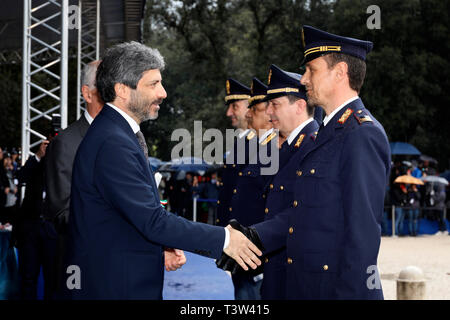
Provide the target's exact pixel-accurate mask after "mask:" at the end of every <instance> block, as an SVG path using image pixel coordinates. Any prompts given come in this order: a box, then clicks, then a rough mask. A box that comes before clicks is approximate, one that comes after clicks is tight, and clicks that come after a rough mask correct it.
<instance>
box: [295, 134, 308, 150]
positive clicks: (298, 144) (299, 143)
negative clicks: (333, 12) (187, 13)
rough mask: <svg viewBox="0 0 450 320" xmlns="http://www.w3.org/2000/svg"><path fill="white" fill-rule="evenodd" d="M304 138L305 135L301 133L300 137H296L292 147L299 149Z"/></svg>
mask: <svg viewBox="0 0 450 320" xmlns="http://www.w3.org/2000/svg"><path fill="white" fill-rule="evenodd" d="M304 138H305V134H304V133H302V134H301V135H300V137H298V139H297V142H295V145H294V147H296V148H298V147H300V145H301V144H302V142H303V139H304Z"/></svg>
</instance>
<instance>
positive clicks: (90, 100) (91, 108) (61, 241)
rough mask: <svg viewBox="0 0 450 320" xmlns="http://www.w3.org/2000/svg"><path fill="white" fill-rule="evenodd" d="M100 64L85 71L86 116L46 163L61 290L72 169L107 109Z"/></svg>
mask: <svg viewBox="0 0 450 320" xmlns="http://www.w3.org/2000/svg"><path fill="white" fill-rule="evenodd" d="M99 64H100V61H98V60H97V61H92V62H90V63H89V64H87V65H86V66H85V68H84V70H83V74H82V78H81V81H82V82H81V93H82V95H83V98H84V100H85V101H86V111H85V112H84V114H83V115H82V116H81V117H80V119H78V120H77V121H75V122H74V123H72V124H71V125H70V126H68V127H67V128H66V129H65V130H63V131H61V132H60V133H59V134H58V135H57V136H56V137H55V138H54V139H53V140H52V142H51V143H50V144H49V146H48V149H47V156H46V160H45V183H46V192H47V195H46V201H45V205H46V210H45V212H44V215H45V218H46V219H47V220H48V221H50V222H52V223H53V224H54V226H55V229H56V232H57V234H58V240H57V252H56V261H55V264H56V265H55V266H56V270H57V272H56V273H55V274H54V275H53V276H54V277H55V279H54V280H55V285H56V288H60V286H61V280H62V274H63V270H62V257H63V255H64V251H65V241H66V238H67V222H68V219H69V205H70V187H71V181H72V166H73V161H74V159H75V153H76V152H77V149H78V146H79V145H80V143H81V141H82V140H83V137H84V135H85V134H86V132H87V130H88V129H89V126H90V124H91V123H92V121H94V118H95V117H96V116H97V114H98V113H99V112H100V110H101V109H102V107H103V102H102V101H101V98H100V96H99V94H98V91H97V87H96V86H95V75H96V72H97V67H98V65H99Z"/></svg>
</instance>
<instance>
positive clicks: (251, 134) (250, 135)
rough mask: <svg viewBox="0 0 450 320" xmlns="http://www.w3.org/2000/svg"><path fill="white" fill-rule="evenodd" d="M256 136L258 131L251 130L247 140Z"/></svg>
mask: <svg viewBox="0 0 450 320" xmlns="http://www.w3.org/2000/svg"><path fill="white" fill-rule="evenodd" d="M255 136H256V133H255V132H254V131H250V133H249V134H248V135H247V140H252V139H253V138H254V137H255Z"/></svg>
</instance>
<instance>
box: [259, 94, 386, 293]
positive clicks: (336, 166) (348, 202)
mask: <svg viewBox="0 0 450 320" xmlns="http://www.w3.org/2000/svg"><path fill="white" fill-rule="evenodd" d="M389 169H390V149H389V143H388V139H387V137H386V133H385V131H384V129H383V127H382V125H381V124H380V123H379V122H378V121H376V120H375V119H374V118H373V116H372V115H371V114H370V112H369V111H368V110H367V109H365V107H364V105H363V103H362V101H361V100H360V99H359V98H358V99H357V100H354V101H352V102H350V103H349V104H347V105H346V106H345V107H344V108H342V109H341V110H340V111H339V112H338V113H337V114H336V115H335V116H334V117H333V118H332V119H331V120H330V122H329V123H328V124H327V125H326V126H325V127H323V128H322V129H321V130H319V133H318V135H317V138H316V141H315V143H314V146H313V147H312V148H310V149H309V150H308V151H307V152H306V154H305V155H304V157H303V159H302V160H301V161H300V162H299V163H298V167H297V171H296V181H295V187H294V200H293V201H292V205H291V207H290V208H289V209H287V210H285V211H283V212H282V213H280V214H278V215H276V216H274V217H273V219H270V220H268V221H265V222H263V223H261V224H257V225H255V226H254V227H255V228H256V230H257V232H258V234H259V236H260V237H261V240H262V243H263V246H264V248H265V250H266V251H267V252H271V251H274V250H277V249H279V248H281V247H282V246H283V245H286V249H287V259H286V263H287V269H286V270H287V278H286V297H287V298H288V299H382V298H383V292H382V289H381V284H380V280H379V276H378V272H377V269H376V264H377V256H378V250H379V246H380V233H381V228H380V224H381V219H382V213H383V200H384V193H385V186H386V182H387V179H388V174H389ZM281 230H282V231H281Z"/></svg>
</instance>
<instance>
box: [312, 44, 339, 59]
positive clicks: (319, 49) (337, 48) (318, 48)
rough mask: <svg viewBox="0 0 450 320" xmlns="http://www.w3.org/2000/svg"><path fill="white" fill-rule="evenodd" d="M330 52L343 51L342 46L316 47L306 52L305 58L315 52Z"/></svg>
mask: <svg viewBox="0 0 450 320" xmlns="http://www.w3.org/2000/svg"><path fill="white" fill-rule="evenodd" d="M328 51H341V46H320V47H314V48H309V49H308V50H305V54H304V55H305V57H306V56H307V55H308V54H311V53H315V52H328Z"/></svg>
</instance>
